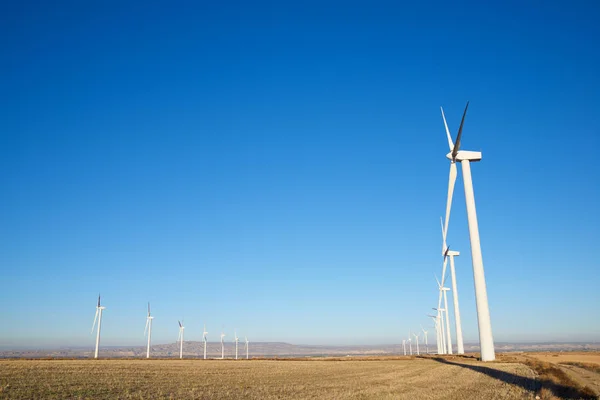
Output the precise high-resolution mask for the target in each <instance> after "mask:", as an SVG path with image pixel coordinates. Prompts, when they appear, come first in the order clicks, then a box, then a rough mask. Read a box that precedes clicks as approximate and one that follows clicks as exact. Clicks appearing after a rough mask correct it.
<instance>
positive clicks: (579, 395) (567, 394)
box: [431, 357, 596, 399]
mask: <svg viewBox="0 0 600 400" xmlns="http://www.w3.org/2000/svg"><path fill="white" fill-rule="evenodd" d="M431 359H432V360H434V361H437V362H440V363H443V364H448V365H456V366H457V367H462V368H467V369H470V370H473V371H477V372H480V373H482V374H485V375H487V376H490V377H492V378H495V379H498V380H500V381H502V382H506V383H509V384H511V385H517V386H520V387H522V388H523V389H525V390H529V391H532V392H536V391H539V390H540V389H541V388H546V389H548V390H549V391H551V392H552V394H553V395H554V396H556V397H558V398H561V399H596V396H590V394H589V393H586V392H585V391H582V390H579V389H578V388H575V387H573V386H567V385H561V384H558V383H555V382H552V381H551V380H549V379H543V378H542V379H534V378H527V377H523V376H519V375H515V374H512V373H510V372H504V371H500V370H497V369H494V368H490V367H484V366H481V365H472V364H466V363H465V364H463V363H459V362H453V361H450V360H446V359H444V358H442V357H432V358H431Z"/></svg>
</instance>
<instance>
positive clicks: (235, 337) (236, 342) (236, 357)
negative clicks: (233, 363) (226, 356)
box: [233, 331, 240, 360]
mask: <svg viewBox="0 0 600 400" xmlns="http://www.w3.org/2000/svg"><path fill="white" fill-rule="evenodd" d="M234 335H235V336H234V339H233V341H234V342H235V359H236V360H237V359H238V342H239V341H240V338H238V335H237V331H234Z"/></svg>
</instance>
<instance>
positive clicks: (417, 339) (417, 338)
mask: <svg viewBox="0 0 600 400" xmlns="http://www.w3.org/2000/svg"><path fill="white" fill-rule="evenodd" d="M412 335H413V336H414V337H415V343H416V344H417V355H420V354H419V335H415V334H414V333H413V334H412Z"/></svg>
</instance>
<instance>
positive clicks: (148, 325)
mask: <svg viewBox="0 0 600 400" xmlns="http://www.w3.org/2000/svg"><path fill="white" fill-rule="evenodd" d="M153 319H154V317H152V316H151V315H150V302H148V316H147V317H146V328H144V335H146V332H148V347H147V348H146V358H150V340H151V339H150V338H151V337H152V320H153Z"/></svg>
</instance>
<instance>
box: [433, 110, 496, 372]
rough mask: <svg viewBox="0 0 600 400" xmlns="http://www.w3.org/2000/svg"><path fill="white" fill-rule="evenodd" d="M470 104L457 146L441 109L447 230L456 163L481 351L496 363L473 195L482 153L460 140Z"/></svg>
mask: <svg viewBox="0 0 600 400" xmlns="http://www.w3.org/2000/svg"><path fill="white" fill-rule="evenodd" d="M468 108H469V103H468V102H467V105H466V107H465V111H464V113H463V117H462V121H461V122H460V128H458V134H457V135H456V142H454V143H453V142H452V137H451V136H450V130H449V129H448V123H447V122H446V116H445V115H444V110H443V109H442V118H443V119H444V127H445V128H446V135H447V136H448V147H449V148H450V152H449V153H448V154H447V155H446V157H447V158H448V159H449V160H450V177H449V180H448V195H449V196H448V199H447V204H446V229H444V232H448V229H447V226H448V221H449V219H450V209H449V208H450V206H451V204H452V195H451V193H452V192H453V191H454V183H455V182H456V162H457V161H459V162H460V163H461V166H462V172H463V183H464V186H465V202H466V204H467V219H468V222H469V238H470V241H471V259H472V262H473V280H474V282H475V300H476V303H477V323H478V327H479V346H480V348H481V360H482V361H494V360H495V359H496V354H495V350H494V337H493V335H492V322H491V318H490V308H489V305H488V298H487V288H486V283H485V273H484V271H483V256H482V255H481V243H480V241H479V226H478V223H477V209H476V208H475V194H474V192H473V180H472V178H471V161H473V162H476V161H480V160H481V152H476V151H465V150H460V140H461V136H462V130H463V125H464V123H465V117H466V116H467V109H468Z"/></svg>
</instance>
